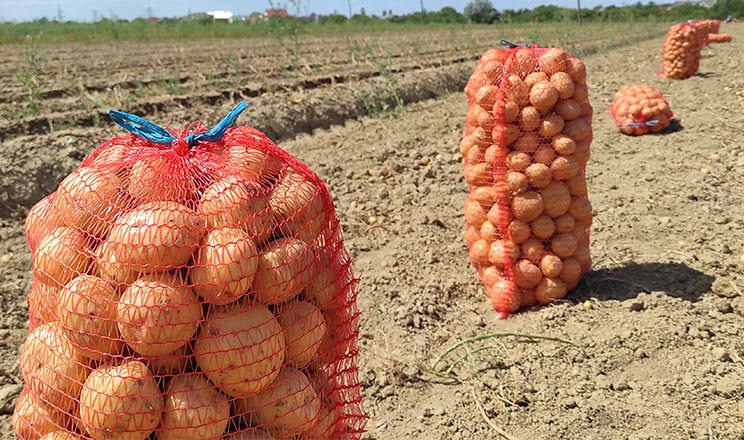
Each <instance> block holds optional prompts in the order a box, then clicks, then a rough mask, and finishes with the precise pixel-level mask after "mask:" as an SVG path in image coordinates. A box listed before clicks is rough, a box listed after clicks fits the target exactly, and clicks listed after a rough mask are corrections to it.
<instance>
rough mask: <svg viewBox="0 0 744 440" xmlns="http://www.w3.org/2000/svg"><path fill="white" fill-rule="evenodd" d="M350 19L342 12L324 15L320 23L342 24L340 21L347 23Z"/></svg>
mask: <svg viewBox="0 0 744 440" xmlns="http://www.w3.org/2000/svg"><path fill="white" fill-rule="evenodd" d="M347 21H349V19H348V18H347V17H346V16H345V15H341V14H337V13H336V14H330V15H324V16H323V17H321V18H320V24H326V23H334V24H340V23H346V22H347Z"/></svg>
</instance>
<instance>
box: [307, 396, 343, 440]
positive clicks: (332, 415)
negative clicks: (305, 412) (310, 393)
mask: <svg viewBox="0 0 744 440" xmlns="http://www.w3.org/2000/svg"><path fill="white" fill-rule="evenodd" d="M337 421H338V410H337V407H336V406H331V405H329V404H325V405H322V406H321V407H320V412H319V413H318V418H317V420H316V422H315V424H314V425H313V426H312V428H310V430H308V431H307V433H306V434H305V435H306V437H307V438H309V439H313V440H331V439H332V438H335V437H333V436H334V434H335V431H336V430H335V429H334V425H335V424H336V422H337Z"/></svg>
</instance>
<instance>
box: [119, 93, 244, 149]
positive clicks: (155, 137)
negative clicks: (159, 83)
mask: <svg viewBox="0 0 744 440" xmlns="http://www.w3.org/2000/svg"><path fill="white" fill-rule="evenodd" d="M246 107H248V103H247V102H245V101H241V102H240V103H239V104H238V105H236V106H235V108H234V109H232V110H230V113H228V114H227V116H225V117H224V118H222V120H221V121H220V122H219V123H217V125H215V126H214V128H212V129H211V130H207V131H205V132H202V133H199V134H194V133H191V134H189V135H188V136H186V137H185V138H184V141H185V142H186V143H187V144H188V146H189V147H194V146H196V145H199V142H202V141H205V142H217V141H219V140H220V139H222V137H223V136H224V135H225V131H226V130H227V129H228V127H230V126H231V125H233V124H234V123H235V120H237V119H238V116H240V114H241V113H243V110H245V109H246ZM109 115H111V119H112V120H113V121H114V122H116V123H117V124H119V125H120V126H121V127H123V128H124V129H125V130H127V131H129V132H131V133H133V134H134V135H135V136H138V137H140V138H142V139H145V140H148V141H150V142H155V143H156V144H164V145H171V144H172V143H173V141H175V140H176V138H174V137H173V135H172V134H171V133H170V132H169V131H168V130H166V129H165V128H163V127H161V126H159V125H157V124H155V123H153V122H150V121H148V120H147V119H145V118H142V117H140V116H137V115H133V114H131V113H125V112H122V111H119V110H109Z"/></svg>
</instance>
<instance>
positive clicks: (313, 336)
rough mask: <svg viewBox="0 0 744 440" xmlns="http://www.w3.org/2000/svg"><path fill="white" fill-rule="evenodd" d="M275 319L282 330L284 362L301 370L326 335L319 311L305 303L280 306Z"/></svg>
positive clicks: (295, 302) (297, 302)
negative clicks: (284, 345)
mask: <svg viewBox="0 0 744 440" xmlns="http://www.w3.org/2000/svg"><path fill="white" fill-rule="evenodd" d="M276 319H277V321H279V324H281V326H282V328H283V329H284V338H285V340H286V342H287V345H286V349H287V352H286V356H285V359H286V362H287V363H288V364H289V365H292V366H293V367H297V368H302V367H304V366H305V365H307V364H308V363H310V361H311V360H312V358H313V357H314V356H315V354H316V353H317V352H318V347H320V343H321V341H322V340H323V337H324V336H325V333H326V323H325V320H324V319H323V313H321V311H320V309H318V308H317V307H315V306H314V305H312V304H310V303H309V302H307V301H297V300H293V301H289V302H286V303H284V304H280V305H279V306H278V307H277V310H276Z"/></svg>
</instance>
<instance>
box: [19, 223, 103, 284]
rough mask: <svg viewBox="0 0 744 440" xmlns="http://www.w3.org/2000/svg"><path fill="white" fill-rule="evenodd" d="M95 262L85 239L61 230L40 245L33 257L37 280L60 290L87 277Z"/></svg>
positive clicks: (64, 229) (65, 228)
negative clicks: (82, 277)
mask: <svg viewBox="0 0 744 440" xmlns="http://www.w3.org/2000/svg"><path fill="white" fill-rule="evenodd" d="M92 259H93V257H92V253H91V248H90V243H89V242H88V239H87V238H86V237H85V235H84V234H83V233H82V232H80V231H78V230H76V229H72V228H68V227H64V226H62V227H59V228H57V229H55V230H53V231H52V232H50V233H49V235H47V236H46V237H44V239H43V240H41V243H39V247H38V248H37V249H36V253H35V254H34V256H33V266H34V277H35V278H36V279H37V280H39V281H40V282H42V283H44V284H46V285H48V286H51V287H56V288H61V287H62V286H64V285H65V284H67V283H68V282H70V280H72V279H73V278H75V277H76V276H78V275H80V274H81V273H85V272H86V271H87V270H88V268H89V267H90V266H91V260H92Z"/></svg>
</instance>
